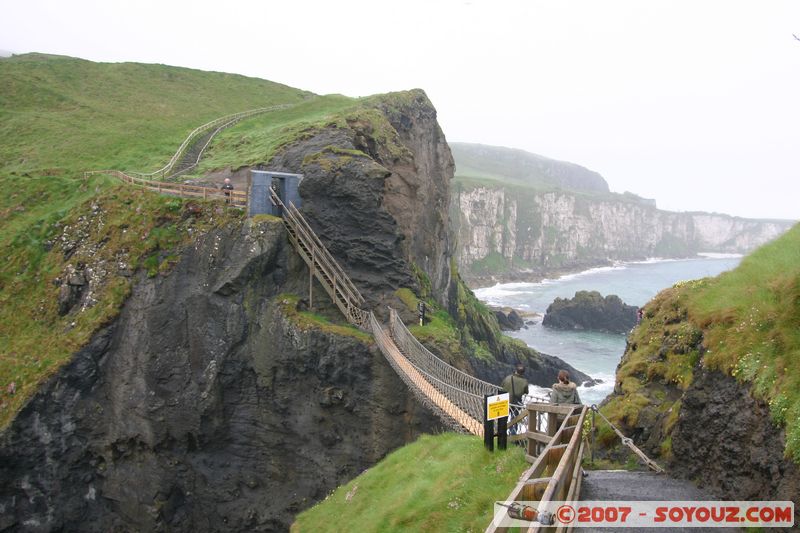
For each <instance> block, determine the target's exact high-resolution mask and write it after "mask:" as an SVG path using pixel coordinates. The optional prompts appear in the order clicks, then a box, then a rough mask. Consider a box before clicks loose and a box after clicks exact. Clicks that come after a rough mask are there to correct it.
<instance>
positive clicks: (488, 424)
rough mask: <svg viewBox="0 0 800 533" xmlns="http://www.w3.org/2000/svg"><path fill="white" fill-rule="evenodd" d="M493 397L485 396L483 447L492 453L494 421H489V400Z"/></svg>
mask: <svg viewBox="0 0 800 533" xmlns="http://www.w3.org/2000/svg"><path fill="white" fill-rule="evenodd" d="M490 397H491V395H489V394H484V395H483V445H484V446H485V447H486V449H487V450H489V451H490V452H493V451H494V420H489V411H488V408H489V407H488V405H489V401H488V400H489V398H490Z"/></svg>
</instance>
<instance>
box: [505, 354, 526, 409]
mask: <svg viewBox="0 0 800 533" xmlns="http://www.w3.org/2000/svg"><path fill="white" fill-rule="evenodd" d="M500 386H501V387H502V388H503V390H505V391H506V392H508V393H510V394H511V403H514V404H517V405H519V404H521V403H522V397H523V396H524V395H525V394H528V380H527V379H525V366H524V365H523V364H522V363H517V366H516V368H515V369H514V373H513V374H509V375H508V376H506V379H504V380H503V383H501V384H500Z"/></svg>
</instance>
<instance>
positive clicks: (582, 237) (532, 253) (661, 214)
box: [450, 180, 796, 285]
mask: <svg viewBox="0 0 800 533" xmlns="http://www.w3.org/2000/svg"><path fill="white" fill-rule="evenodd" d="M450 207H451V211H450V217H451V223H452V225H453V229H454V231H455V232H456V234H457V235H458V246H457V248H456V250H457V252H456V253H457V263H458V267H459V270H460V271H461V272H462V275H464V277H465V278H466V279H467V280H468V281H469V282H470V283H471V284H472V285H480V284H485V283H490V282H497V281H518V280H536V279H540V278H541V277H543V276H548V275H552V274H553V273H557V272H565V271H574V270H581V269H584V268H589V267H594V266H601V265H605V264H608V263H609V262H613V261H633V260H642V259H647V258H651V257H663V258H682V257H692V256H695V255H696V254H697V253H700V252H716V253H739V254H746V253H749V252H750V251H752V250H753V249H755V248H756V247H758V246H760V245H762V244H764V243H766V242H768V241H770V240H772V239H774V238H776V237H778V236H779V235H781V234H782V233H784V232H785V231H787V230H788V229H789V228H790V227H792V226H793V225H794V224H795V222H796V221H787V220H755V219H746V218H740V217H734V216H729V215H724V214H716V213H699V212H686V213H679V212H671V211H663V210H660V209H657V208H656V207H655V205H653V203H652V202H648V201H645V200H643V199H641V198H638V197H636V196H634V195H620V194H610V193H605V194H603V193H600V194H597V193H589V192H579V191H574V192H573V191H565V190H538V189H535V188H531V187H525V186H518V185H515V184H507V183H506V184H500V183H496V184H488V183H487V184H480V183H474V182H471V180H457V181H456V182H455V183H454V184H453V186H452V188H451V204H450Z"/></svg>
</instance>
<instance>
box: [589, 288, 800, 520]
mask: <svg viewBox="0 0 800 533" xmlns="http://www.w3.org/2000/svg"><path fill="white" fill-rule="evenodd" d="M676 294H679V293H676V292H675V291H674V290H667V291H664V292H662V293H661V294H660V295H659V296H657V297H656V299H655V300H654V301H653V302H651V303H649V304H648V305H647V306H645V308H644V311H645V313H644V318H643V322H642V324H641V325H640V326H638V327H637V328H636V329H635V330H634V331H633V332H632V333H631V335H630V336H629V339H628V346H627V347H626V350H625V354H624V355H623V357H622V361H621V362H620V364H619V366H618V367H617V381H616V384H615V388H614V393H613V394H612V395H610V396H609V397H608V398H607V399H606V400H605V401H604V402H603V406H602V407H601V408H602V410H603V412H604V413H605V414H606V415H607V416H609V417H610V418H611V419H612V420H613V421H614V422H615V423H616V424H617V425H618V426H619V428H620V429H621V430H622V432H623V433H624V434H625V435H627V436H629V437H631V438H632V439H633V440H634V442H635V444H636V445H637V446H639V447H640V448H641V449H642V450H643V451H644V452H645V453H646V454H648V456H650V457H651V458H653V459H654V460H656V462H658V463H659V464H661V465H662V466H665V467H666V470H667V473H668V474H669V475H672V476H677V477H681V478H685V479H689V480H691V481H693V482H695V483H696V484H697V485H698V486H700V487H701V488H704V489H706V490H708V492H710V493H712V494H714V495H715V496H716V497H718V498H721V499H728V500H791V501H794V503H795V508H796V510H797V512H796V520H797V521H798V522H797V523H800V506H798V504H800V497H798V495H800V468H798V466H797V464H796V463H794V462H793V461H792V460H791V459H790V458H787V457H786V456H785V448H786V431H785V429H784V428H783V427H779V426H777V425H776V424H775V423H774V422H773V420H772V416H771V414H770V409H769V406H768V405H767V404H765V403H764V402H763V401H760V400H758V399H755V398H754V396H753V394H752V393H751V385H749V384H747V383H742V382H739V381H737V380H736V379H734V378H733V377H731V376H729V375H727V374H724V373H722V372H720V371H719V370H714V369H712V368H709V367H708V366H707V365H706V364H705V361H704V359H703V356H704V354H705V353H706V348H705V347H704V344H703V332H702V330H700V329H698V328H697V326H695V325H693V324H692V323H691V322H690V321H689V319H688V316H687V311H686V309H685V308H683V307H682V306H681V305H680V303H679V301H678V300H677V299H676V296H675V295H676ZM598 438H599V443H600V444H601V450H602V451H601V453H604V454H605V453H608V454H609V455H610V456H611V457H613V458H615V459H617V460H621V461H624V460H625V457H626V456H627V455H628V452H627V449H625V448H621V447H620V445H619V439H618V438H617V437H616V435H614V434H613V432H612V431H611V430H610V428H608V427H607V426H605V425H604V424H603V425H601V427H600V432H599V434H598Z"/></svg>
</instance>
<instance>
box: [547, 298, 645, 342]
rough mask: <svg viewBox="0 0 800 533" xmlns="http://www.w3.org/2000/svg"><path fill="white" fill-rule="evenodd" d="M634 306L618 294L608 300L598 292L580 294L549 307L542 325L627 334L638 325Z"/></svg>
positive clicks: (561, 299) (560, 299) (559, 300)
mask: <svg viewBox="0 0 800 533" xmlns="http://www.w3.org/2000/svg"><path fill="white" fill-rule="evenodd" d="M637 309H638V308H637V307H636V306H634V305H627V304H626V303H625V302H623V301H622V299H620V297H619V296H617V295H616V294H609V295H607V296H606V297H605V298H604V297H603V296H602V295H601V294H600V293H599V292H597V291H578V292H576V293H575V297H574V298H556V299H555V300H554V301H553V303H551V304H550V305H549V306H548V307H547V313H546V314H545V315H544V319H542V325H543V326H546V327H549V328H555V329H577V330H592V331H605V332H609V333H625V332H627V331H630V329H631V328H632V327H633V326H635V325H636V311H637Z"/></svg>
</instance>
